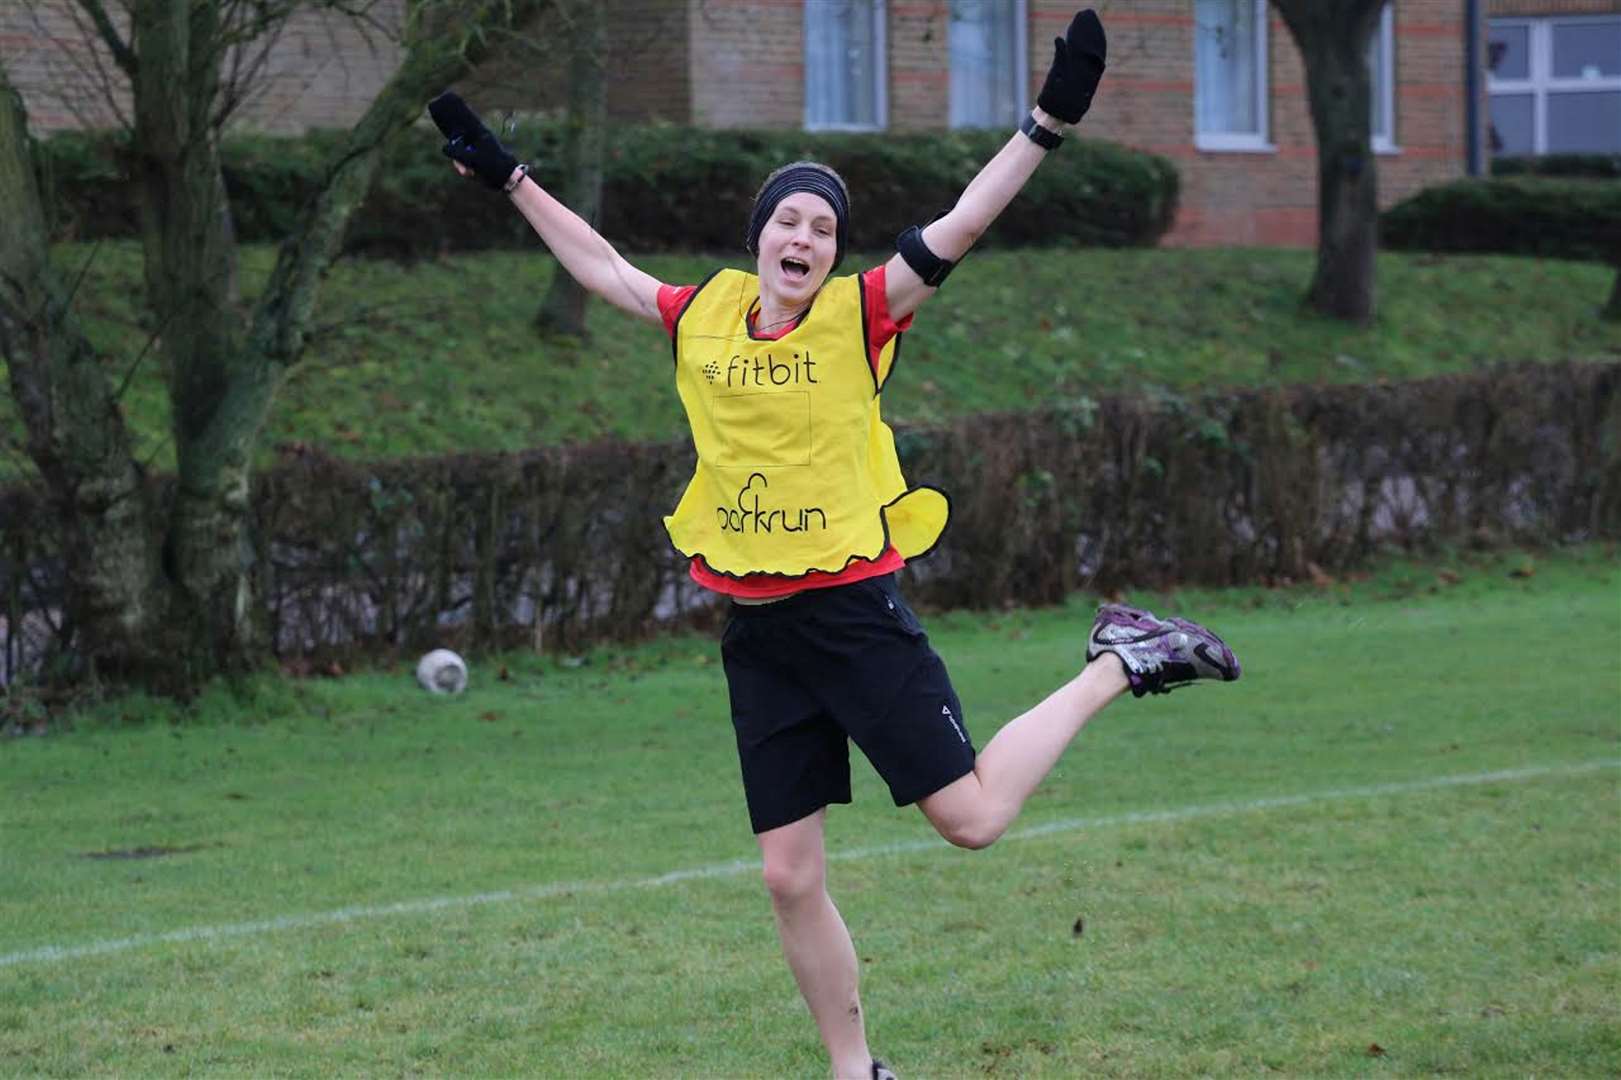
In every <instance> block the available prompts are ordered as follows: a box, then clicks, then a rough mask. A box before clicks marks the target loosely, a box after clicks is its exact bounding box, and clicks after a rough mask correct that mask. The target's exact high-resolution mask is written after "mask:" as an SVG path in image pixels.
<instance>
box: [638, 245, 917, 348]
mask: <svg viewBox="0 0 1621 1080" xmlns="http://www.w3.org/2000/svg"><path fill="white" fill-rule="evenodd" d="M887 282H888V277H887V275H886V274H885V267H884V264H883V263H879V264H878V265H877V266H875V267H873V268H872V269H871V270H868V271H865V272H864V273H863V274H862V275H861V293H862V297H863V299H864V302H865V304H866V309H867V310H866V315H867V362H868V363H869V364H871V365H872V369H873V370H874V371H877V370H878V354H879V352H880V351H882V349H883V347H884V346H885V345H888V344H889V339H890V338H892V337H894V336H895V335H896V334H899V333H901V332H902V331H903V330H910V329H911V328H912V316H910V315H908V316H906V318H904V319H902V320H901V321H900V322H896V321H895V320H894V319H891V318H890V317H889V295H888V293H887V292H886V289H887V288H888V284H887ZM659 302H660V304H662V303H663V302H664V301H663V293H662V292H661V293H660V294H659Z"/></svg>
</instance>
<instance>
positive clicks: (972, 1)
mask: <svg viewBox="0 0 1621 1080" xmlns="http://www.w3.org/2000/svg"><path fill="white" fill-rule="evenodd" d="M1025 25H1026V19H1025V0H951V29H950V32H949V38H950V41H949V44H950V48H951V106H950V118H951V126H952V127H954V128H961V127H1006V126H1008V125H1010V124H1017V123H1018V122H1019V120H1020V118H1022V117H1023V116H1024V114H1025V113H1026V112H1028V111H1029V109H1030V106H1029V103H1028V100H1027V98H1026V92H1025V87H1026V85H1027V84H1028V82H1029V75H1028V64H1027V61H1026V56H1027V54H1028V52H1029V49H1028V46H1027V44H1026V42H1025Z"/></svg>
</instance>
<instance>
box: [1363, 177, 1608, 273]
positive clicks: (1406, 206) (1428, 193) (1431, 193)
mask: <svg viewBox="0 0 1621 1080" xmlns="http://www.w3.org/2000/svg"><path fill="white" fill-rule="evenodd" d="M1379 240H1380V243H1381V244H1382V245H1383V246H1385V247H1387V248H1392V249H1395V250H1408V251H1467V252H1487V253H1496V254H1502V255H1540V256H1543V257H1545V258H1552V259H1580V260H1590V261H1599V262H1610V263H1618V264H1621V184H1614V183H1601V182H1597V181H1593V180H1564V179H1554V178H1550V177H1534V176H1520V177H1509V178H1506V179H1497V178H1493V179H1489V180H1487V179H1473V180H1455V181H1453V182H1452V183H1449V184H1440V185H1437V186H1435V187H1429V188H1425V189H1424V190H1423V191H1421V192H1419V193H1418V194H1417V195H1414V196H1413V197H1412V198H1409V199H1406V200H1404V201H1402V202H1400V203H1397V204H1396V205H1395V206H1393V207H1391V208H1390V209H1389V210H1387V211H1385V212H1384V213H1383V214H1382V215H1380V218H1379Z"/></svg>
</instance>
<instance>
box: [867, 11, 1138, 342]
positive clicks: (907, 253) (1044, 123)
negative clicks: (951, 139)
mask: <svg viewBox="0 0 1621 1080" xmlns="http://www.w3.org/2000/svg"><path fill="white" fill-rule="evenodd" d="M1107 51H1108V50H1107V43H1106V41H1105V38H1104V35H1103V24H1102V23H1101V22H1099V21H1098V17H1097V14H1096V13H1095V12H1093V11H1092V9H1091V8H1087V9H1086V10H1085V11H1081V12H1077V13H1076V15H1075V18H1074V19H1072V20H1070V24H1069V32H1068V33H1067V34H1065V36H1064V37H1061V38H1055V39H1054V40H1053V62H1052V67H1051V68H1049V69H1048V71H1047V81H1046V82H1045V83H1044V84H1043V85H1042V88H1041V94H1040V96H1039V97H1037V99H1036V107H1035V108H1034V109H1032V110H1031V112H1030V115H1029V117H1027V118H1026V119H1025V121H1024V123H1023V124H1022V125H1020V128H1019V131H1018V132H1017V133H1015V134H1014V136H1013V137H1012V138H1011V139H1009V140H1008V142H1007V145H1005V146H1003V147H1002V149H1001V150H1000V151H998V152H997V154H996V156H995V157H993V158H992V159H991V160H990V161H988V162H987V163H986V164H985V167H984V168H982V169H980V170H979V174H978V175H976V176H975V177H974V179H973V180H972V181H970V182H969V184H968V186H967V187H966V188H964V189H963V193H962V194H961V195H960V196H958V198H957V203H956V205H955V206H953V207H952V208H951V209H950V210H949V211H947V212H946V213H945V214H943V215H941V216H940V217H939V218H937V219H935V220H934V221H932V222H930V223H929V224H928V225H927V226H925V227H923V228H922V229H920V230H918V229H909V230H907V232H905V233H903V234H902V235H901V240H900V243H899V244H898V247H899V249H900V250H899V251H897V252H896V254H895V255H894V256H893V257H892V258H891V259H890V260H889V263H888V265H887V267H886V269H885V284H886V296H885V299H886V300H888V302H889V313H890V316H891V317H892V318H894V319H895V320H897V321H899V320H901V319H904V318H906V316H908V315H910V314H911V313H912V312H914V311H916V310H917V309H918V307H919V306H920V305H921V304H922V303H923V301H925V300H927V299H928V298H929V297H931V296H933V295H934V293H935V290H936V289H937V288H938V287H939V285H940V282H941V281H943V280H944V277H945V274H946V273H949V272H950V270H951V266H952V265H953V264H955V263H956V262H957V260H959V259H961V258H962V257H963V256H964V255H965V254H967V253H968V249H969V248H971V247H973V246H974V242H975V241H976V240H978V239H979V238H980V236H982V235H983V234H984V232H985V230H986V229H988V228H990V227H991V222H993V221H995V220H996V219H997V217H998V216H999V215H1000V214H1001V213H1002V211H1003V210H1004V209H1006V208H1007V205H1008V203H1010V202H1012V201H1013V197H1014V196H1015V195H1017V194H1018V193H1019V191H1020V189H1022V188H1023V187H1024V185H1025V181H1027V180H1029V179H1030V176H1031V174H1033V173H1034V172H1035V171H1036V166H1038V165H1040V164H1041V162H1042V160H1043V159H1044V158H1045V157H1046V156H1047V154H1048V152H1049V151H1051V150H1052V149H1054V148H1055V147H1057V146H1059V145H1060V144H1061V143H1062V142H1063V138H1064V132H1065V131H1066V130H1068V128H1069V127H1070V126H1071V125H1073V124H1076V123H1078V122H1079V121H1080V119H1081V117H1083V116H1085V115H1086V110H1087V109H1088V108H1090V107H1091V104H1092V95H1093V94H1094V93H1095V92H1096V91H1097V87H1098V80H1100V79H1101V78H1102V77H1103V69H1104V60H1105V58H1106V55H1107Z"/></svg>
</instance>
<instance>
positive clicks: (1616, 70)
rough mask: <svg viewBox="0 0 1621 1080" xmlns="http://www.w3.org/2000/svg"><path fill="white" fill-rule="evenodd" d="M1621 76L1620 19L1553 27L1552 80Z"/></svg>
mask: <svg viewBox="0 0 1621 1080" xmlns="http://www.w3.org/2000/svg"><path fill="white" fill-rule="evenodd" d="M1617 75H1621V19H1602V20H1594V21H1593V22H1568V23H1567V22H1558V23H1554V24H1553V77H1554V78H1556V79H1598V78H1602V77H1605V76H1612V77H1613V76H1617Z"/></svg>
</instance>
